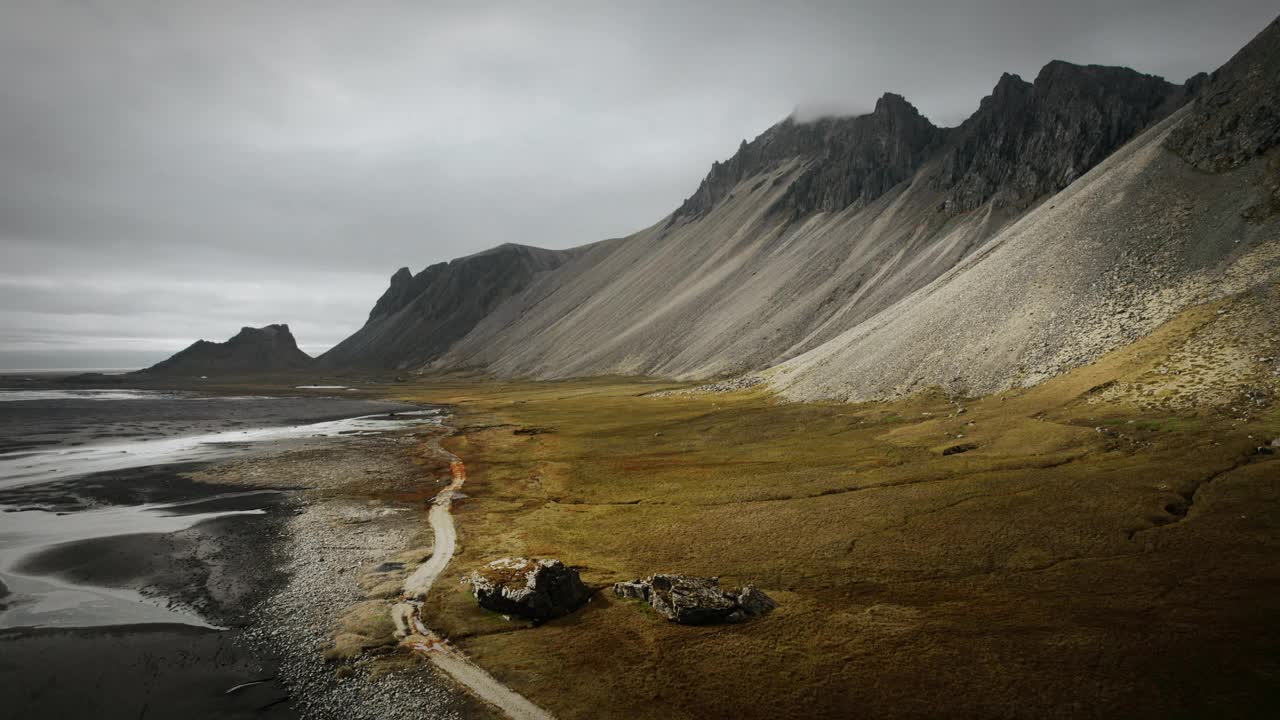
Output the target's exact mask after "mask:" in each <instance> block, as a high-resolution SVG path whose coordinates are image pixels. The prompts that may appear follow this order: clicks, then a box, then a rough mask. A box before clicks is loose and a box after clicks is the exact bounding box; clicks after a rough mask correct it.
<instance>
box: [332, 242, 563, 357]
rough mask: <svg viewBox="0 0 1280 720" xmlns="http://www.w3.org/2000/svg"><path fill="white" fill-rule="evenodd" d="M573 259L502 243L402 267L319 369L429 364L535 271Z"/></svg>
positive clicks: (523, 246) (548, 251) (526, 280)
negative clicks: (416, 269) (417, 268)
mask: <svg viewBox="0 0 1280 720" xmlns="http://www.w3.org/2000/svg"><path fill="white" fill-rule="evenodd" d="M573 255H574V251H572V250H570V251H556V250H543V249H542V248H535V247H529V246H527V245H514V244H510V243H508V244H505V245H500V246H498V247H496V248H493V249H491V250H486V251H484V252H482V253H477V254H475V255H470V256H468V257H464V258H459V259H457V260H453V261H452V262H442V263H437V264H435V265H432V266H430V267H428V268H427V269H425V270H423V271H422V272H420V273H418V274H417V275H414V274H412V273H410V272H409V268H400V270H398V271H397V272H396V273H395V275H392V276H391V286H390V287H388V288H387V291H386V292H385V293H383V294H382V297H380V298H378V302H377V303H375V304H374V306H373V310H372V311H371V312H370V313H369V319H368V321H367V322H365V324H364V327H362V328H360V330H358V331H357V332H356V333H355V334H354V335H352V336H351V337H349V338H347V339H346V340H343V341H342V342H341V343H339V344H338V345H336V346H334V347H333V349H331V350H329V351H328V352H327V353H325V354H323V355H321V356H320V357H319V358H318V360H319V365H321V366H322V367H329V368H342V367H359V368H379V367H381V368H405V367H414V366H420V365H422V364H424V363H427V362H430V361H431V360H434V359H435V358H436V357H438V356H439V355H440V354H442V353H443V352H444V351H445V350H447V349H448V348H449V347H450V346H451V345H452V344H453V343H454V342H456V341H457V340H458V339H460V338H461V337H462V336H464V335H466V334H467V333H468V332H469V331H470V330H471V329H472V328H473V327H474V326H475V325H476V323H477V322H479V321H480V319H481V318H483V317H485V316H486V315H488V314H489V313H491V312H492V311H493V310H494V308H495V307H497V306H498V305H499V304H501V303H502V302H504V301H506V300H507V299H509V298H511V297H512V296H513V295H515V294H517V293H519V292H520V291H521V290H524V289H525V287H527V286H528V285H529V283H530V281H531V280H532V279H533V278H534V277H535V276H537V275H538V274H539V273H543V272H546V271H548V270H552V269H554V268H557V267H559V266H560V265H561V264H563V263H564V262H565V260H567V259H568V258H570V257H572V256H573Z"/></svg>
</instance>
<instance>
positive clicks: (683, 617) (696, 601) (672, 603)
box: [613, 573, 778, 625]
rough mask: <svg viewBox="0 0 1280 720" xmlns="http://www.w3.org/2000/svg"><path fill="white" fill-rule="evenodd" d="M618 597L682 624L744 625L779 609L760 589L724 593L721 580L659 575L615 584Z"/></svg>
mask: <svg viewBox="0 0 1280 720" xmlns="http://www.w3.org/2000/svg"><path fill="white" fill-rule="evenodd" d="M613 593H614V594H615V595H617V596H618V597H623V598H632V599H638V600H645V601H647V602H648V603H649V605H650V606H651V607H652V608H653V609H654V610H655V611H656V612H657V613H658V614H659V615H661V616H662V617H664V618H666V619H668V620H670V621H672V622H676V623H680V624H681V625H713V624H717V623H738V622H745V621H747V620H750V619H751V618H754V617H759V616H761V615H765V614H767V613H768V612H770V611H772V610H773V609H774V608H776V607H778V604H777V603H776V602H774V601H773V598H770V597H769V596H768V595H766V594H764V592H762V591H761V590H760V589H759V588H756V587H754V586H752V585H746V586H744V587H741V588H736V589H732V590H723V589H721V587H720V579H719V578H713V577H695V576H692V575H670V574H663V573H659V574H656V575H652V576H650V577H649V578H648V579H645V580H634V581H631V582H620V583H614V585H613Z"/></svg>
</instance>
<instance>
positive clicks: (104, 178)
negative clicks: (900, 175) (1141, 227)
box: [0, 0, 1276, 368]
mask: <svg viewBox="0 0 1280 720" xmlns="http://www.w3.org/2000/svg"><path fill="white" fill-rule="evenodd" d="M1275 13H1276V7H1275V4H1274V2H1272V1H1267V0H1222V1H1220V2H1217V3H1206V2H1204V1H1203V0H1197V1H1196V2H1182V1H1181V0H1134V1H1130V2H1126V1H1124V0H1111V1H1110V2H1066V1H1063V0H1060V1H1059V2H1025V1H1024V2H1017V1H1015V0H990V1H979V0H970V1H955V2H941V1H937V2H910V1H907V2H904V1H903V0H893V1H890V0H885V1H882V2H879V1H872V0H866V1H864V2H829V3H828V2H784V1H783V0H776V1H775V2H749V1H745V0H739V1H736V2H729V1H725V2H693V1H689V2H643V1H640V0H627V1H625V2H604V1H601V0H597V1H595V2H581V3H578V2H555V1H554V0H549V1H547V2H511V3H503V2H488V3H486V2H458V3H446V2H425V1H422V2H402V3H391V2H361V3H351V2H305V3H304V2H297V3H283V2H235V1H232V0H217V1H214V0H208V1H207V2H178V1H176V0H156V1H154V2H142V1H136V0H103V1H102V2H94V1H90V0H83V1H79V2H72V1H71V0H32V1H31V2H16V1H14V0H2V1H0V250H2V251H3V263H2V264H0V368H15V367H37V366H38V367H117V366H139V365H142V364H148V363H150V362H154V361H155V360H158V359H160V358H162V357H164V356H165V355H167V354H169V353H171V352H173V351H175V350H178V349H180V348H182V347H184V346H186V345H187V344H189V343H191V342H192V341H193V340H195V339H197V338H201V337H203V338H207V339H213V340H222V339H225V338H226V337H228V336H230V335H232V334H234V333H235V332H236V331H237V330H238V329H239V328H240V327H241V326H242V325H255V326H256V325H263V324H266V323H270V322H288V323H289V324H290V326H291V327H292V328H293V329H294V333H295V335H297V336H298V339H299V342H300V343H301V344H302V345H303V347H304V349H306V350H308V351H310V352H312V353H317V352H320V351H323V350H324V349H326V348H328V347H329V346H330V345H332V344H333V343H335V342H337V341H338V340H340V339H341V338H343V337H345V336H346V335H347V334H349V333H350V332H351V331H353V330H355V329H356V328H357V327H359V326H360V324H361V323H362V322H363V321H364V318H365V315H366V314H367V312H368V310H369V308H370V307H371V306H372V304H373V302H374V300H375V299H376V298H377V296H378V295H379V294H380V293H381V292H382V290H383V289H384V287H385V285H386V282H387V279H388V277H389V276H390V274H391V273H392V272H393V271H394V270H395V269H396V268H398V267H400V266H402V265H408V266H409V267H410V268H411V269H413V270H414V271H415V272H416V271H418V270H420V269H422V268H423V267H425V266H426V265H428V264H430V263H433V262H438V261H440V260H447V259H450V258H453V257H457V256H460V255H465V254H468V253H471V252H475V251H478V250H482V249H484V248H486V247H490V246H492V245H496V244H499V243H502V242H520V243H528V244H533V245H541V246H545V247H554V248H563V247H570V246H573V245H579V244H582V243H587V242H592V241H595V240H600V239H603V238H607V237H615V236H619V235H625V234H628V233H630V232H634V231H636V230H638V229H640V228H642V227H644V226H646V225H649V224H651V223H653V222H655V221H657V220H658V219H660V218H661V217H662V216H663V215H665V214H666V213H668V212H670V211H671V210H672V209H673V208H675V207H676V206H677V205H678V204H679V202H680V201H681V199H683V198H684V197H685V196H686V195H688V194H690V193H691V192H692V191H693V190H694V189H695V188H696V187H697V184H698V181H699V180H700V178H701V177H702V175H703V174H705V172H706V170H707V168H708V166H709V165H710V164H711V162H712V161H713V160H717V159H723V158H725V157H728V156H729V155H730V154H732V152H733V150H734V149H735V148H736V147H737V145H738V143H739V141H741V140H742V139H743V138H747V137H754V136H755V135H756V134H758V133H759V132H761V131H762V130H764V129H765V128H766V127H768V126H769V125H771V124H773V123H774V122H776V121H778V120H779V119H781V118H782V117H784V116H786V115H787V114H788V113H789V112H791V111H792V110H793V109H794V108H796V107H798V106H799V107H812V108H822V109H824V110H827V109H833V108H834V109H839V110H841V111H844V112H857V111H860V110H864V109H866V108H870V107H871V106H872V105H873V104H874V101H875V99H876V98H877V97H878V96H879V95H880V94H882V93H883V92H885V91H893V92H898V93H901V94H903V95H905V96H906V97H907V98H908V99H909V100H910V101H912V102H913V103H914V104H915V105H916V106H917V107H919V108H920V110H921V111H922V112H923V113H924V114H925V115H927V116H929V117H930V118H931V119H932V120H933V121H934V122H935V123H938V124H942V125H954V124H957V123H958V122H960V121H961V120H962V119H963V118H964V117H965V116H966V115H968V114H969V113H970V112H972V111H973V110H974V109H975V108H976V107H977V104H978V100H979V99H980V98H981V97H982V96H983V95H985V94H987V93H988V92H989V91H990V89H991V88H992V86H994V84H995V82H996V80H997V79H998V78H999V76H1000V73H1002V72H1005V71H1009V72H1015V73H1018V74H1021V75H1022V76H1023V77H1024V78H1027V79H1031V78H1033V77H1034V76H1035V74H1036V72H1037V70H1038V69H1039V68H1040V66H1042V65H1043V64H1044V63H1045V62H1046V61H1048V60H1050V59H1054V58H1060V59H1064V60H1069V61H1074V62H1081V63H1102V64H1115V65H1128V66H1130V67H1133V68H1136V69H1138V70H1141V71H1143V72H1149V73H1154V74H1158V75H1163V76H1165V77H1166V78H1169V79H1170V80H1173V81H1177V82H1181V81H1182V80H1184V79H1186V77H1187V76H1189V75H1191V74H1193V73H1195V72H1199V71H1202V70H1205V71H1208V70H1212V69H1214V68H1215V67H1217V66H1218V65H1220V64H1222V63H1223V62H1225V61H1226V60H1227V58H1229V57H1230V56H1231V54H1232V53H1233V52H1234V51H1235V50H1236V49H1238V48H1239V47H1240V46H1241V45H1243V44H1244V43H1245V42H1247V41H1248V40H1249V39H1250V38H1251V37H1252V36H1253V35H1254V34H1256V33H1257V32H1258V31H1260V30H1261V29H1262V27H1263V26H1264V25H1265V24H1266V23H1267V22H1268V21H1269V20H1271V19H1272V17H1273V16H1274V14H1275Z"/></svg>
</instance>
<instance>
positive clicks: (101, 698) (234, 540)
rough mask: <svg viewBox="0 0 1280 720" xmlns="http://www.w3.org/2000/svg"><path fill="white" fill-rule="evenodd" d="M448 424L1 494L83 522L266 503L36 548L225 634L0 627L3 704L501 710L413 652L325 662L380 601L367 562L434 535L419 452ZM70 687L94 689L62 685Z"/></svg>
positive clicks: (69, 574) (94, 709)
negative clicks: (350, 618) (107, 511)
mask: <svg viewBox="0 0 1280 720" xmlns="http://www.w3.org/2000/svg"><path fill="white" fill-rule="evenodd" d="M401 405H403V404H400V403H397V406H401ZM404 406H405V407H407V405H404ZM415 409H422V408H421V405H420V404H418V405H415ZM438 432H439V431H438V430H436V429H435V426H433V425H431V424H423V425H417V426H409V427H401V428H394V427H389V428H388V429H387V430H385V431H382V432H380V433H377V434H372V435H361V434H343V435H338V436H335V437H328V438H325V439H323V440H321V441H319V442H311V441H302V442H292V443H283V444H281V445H280V446H279V447H278V448H277V451H274V452H269V453H248V454H244V455H240V456H236V457H231V458H227V459H219V460H212V461H208V462H204V463H187V464H182V463H175V464H172V465H158V466H149V467H142V468H133V469H129V470H122V471H116V472H113V473H108V474H102V475H100V476H86V477H80V478H75V479H71V480H64V481H52V482H49V483H38V484H30V485H23V486H20V487H15V488H11V489H9V490H6V491H4V492H3V493H0V494H2V495H4V496H5V498H6V499H7V500H8V501H10V502H11V503H12V504H13V505H14V506H16V507H26V508H30V509H36V508H40V509H42V510H43V511H54V510H56V511H58V512H60V513H71V515H76V514H78V513H79V512H82V511H86V510H92V509H94V508H112V507H122V508H129V507H133V506H135V505H145V504H147V503H157V502H163V503H176V504H177V505H176V506H175V507H176V511H175V512H176V514H184V513H195V512H198V511H199V510H206V511H234V510H237V509H247V508H256V509H260V510H263V514H255V515H251V516H247V517H246V516H237V515H230V516H224V517H218V518H214V519H212V520H207V521H204V522H198V523H197V524H194V525H192V526H190V527H188V528H186V529H183V530H180V531H177V532H170V533H141V534H139V533H133V534H120V535H111V536H108V537H101V538H89V539H85V540H74V541H72V542H69V543H64V544H59V545H55V546H53V547H51V548H47V549H45V550H41V551H38V552H36V553H34V554H33V555H32V556H31V557H24V558H23V560H22V563H21V564H22V565H23V570H24V572H30V573H32V575H33V576H48V577H55V576H60V577H64V578H65V579H66V581H68V582H72V583H76V582H79V583H83V584H84V585H86V586H89V587H94V586H100V587H119V588H122V589H123V590H126V591H129V592H140V593H142V594H143V595H144V596H147V597H150V598H153V600H159V602H160V604H162V605H168V606H172V607H175V608H181V609H185V610H189V611H192V612H194V613H195V614H196V615H198V616H199V617H201V618H203V619H204V620H206V621H208V622H210V623H212V624H215V625H219V626H222V627H218V628H204V627H199V626H196V625H187V624H172V623H159V624H157V623H151V624H136V623H129V624H104V625H100V626H97V627H88V628H82V627H68V628H56V627H54V628H43V627H24V628H16V627H15V628H9V629H5V630H0V648H3V653H0V655H3V656H4V657H5V658H6V659H4V660H0V670H2V671H5V672H6V674H9V675H10V676H11V677H12V678H14V680H15V682H12V683H5V686H6V687H5V688H4V689H3V690H0V706H3V707H5V708H6V711H12V712H15V713H16V714H17V715H18V716H31V717H59V716H65V717H78V716H86V715H93V716H95V717H100V718H106V719H108V720H109V719H111V718H136V717H139V716H140V715H141V714H148V715H159V716H182V717H189V718H203V717H210V718H215V717H216V718H227V717H250V716H252V717H271V718H291V717H299V716H306V717H316V718H330V717H332V718H342V719H343V720H349V719H350V718H353V717H355V718H360V717H370V718H373V717H377V718H411V717H419V716H420V715H421V713H422V712H430V713H431V714H432V716H433V717H441V718H488V717H492V714H491V712H490V711H489V709H488V708H487V707H486V706H482V705H480V704H479V703H478V702H477V701H475V700H473V699H472V698H471V697H470V696H468V695H466V694H465V693H464V692H462V691H461V690H459V689H458V688H456V687H454V685H453V684H452V682H451V681H448V680H445V679H443V678H441V677H440V676H439V675H438V673H436V672H435V670H434V669H433V668H432V667H431V666H430V665H429V664H428V663H425V662H423V661H421V660H415V659H413V658H412V657H411V656H407V654H405V655H406V657H401V658H395V657H390V656H389V653H384V652H383V651H382V649H380V648H376V647H375V648H371V649H370V650H371V652H370V653H369V657H367V658H361V659H359V660H357V661H355V662H353V663H334V662H332V660H331V658H329V657H328V654H329V653H330V651H331V650H332V645H333V640H334V634H335V628H336V627H337V626H338V624H339V622H340V620H341V617H342V614H343V613H344V612H345V611H347V610H348V609H349V608H350V607H351V606H353V605H357V604H359V603H360V602H361V601H364V600H366V599H367V597H366V590H365V588H363V587H362V586H361V584H360V576H361V574H362V572H364V571H367V570H368V569H370V568H372V567H376V566H378V565H379V564H381V563H382V562H383V561H384V560H385V559H386V556H387V555H388V554H395V553H397V552H401V551H403V550H404V549H406V548H409V547H412V546H413V544H414V542H415V541H416V539H417V536H418V535H419V534H420V533H421V532H422V530H423V529H424V528H426V527H427V526H426V525H425V523H423V519H424V518H425V512H422V511H425V509H426V508H425V507H423V506H422V503H423V501H424V499H426V498H429V497H431V496H433V495H434V494H435V492H436V490H437V489H438V487H439V484H438V483H436V482H435V481H434V478H432V477H431V476H430V473H429V472H424V467H423V466H422V462H421V459H420V458H417V457H416V454H417V453H418V447H419V445H420V443H421V442H422V437H423V435H424V434H435V433H438ZM425 470H430V468H429V467H428V468H425ZM122 478H125V479H124V480H122ZM266 506H270V508H269V509H264V508H265V507H266ZM12 600H14V597H13V596H6V597H4V598H3V599H2V600H0V602H3V603H6V604H7V603H9V602H11V601H12ZM385 649H386V650H394V645H393V644H390V645H387V646H385ZM7 658H23V662H21V663H18V662H15V661H11V660H8V659H7ZM389 661H390V662H389ZM152 665H155V667H152ZM73 678H74V679H73ZM70 682H74V683H75V685H76V686H77V687H82V688H86V689H85V690H84V691H83V692H77V693H67V692H66V688H67V687H68V683H70Z"/></svg>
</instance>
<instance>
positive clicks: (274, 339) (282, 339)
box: [138, 325, 312, 375]
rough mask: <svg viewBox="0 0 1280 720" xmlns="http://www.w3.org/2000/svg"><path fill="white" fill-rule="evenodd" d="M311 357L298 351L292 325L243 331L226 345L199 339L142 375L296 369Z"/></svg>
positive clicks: (141, 371) (305, 363) (305, 364)
mask: <svg viewBox="0 0 1280 720" xmlns="http://www.w3.org/2000/svg"><path fill="white" fill-rule="evenodd" d="M311 363H312V359H311V356H310V355H307V354H306V353H304V352H302V351H301V350H299V349H298V343H297V341H296V340H294V339H293V333H291V332H289V326H288V325H267V326H266V327H260V328H251V327H246V328H241V330H240V332H239V333H237V334H236V335H235V337H233V338H231V339H230V340H227V341H226V342H221V343H217V342H210V341H208V340H197V341H195V342H194V343H192V344H191V345H190V346H189V347H187V348H186V349H185V350H182V351H180V352H178V353H176V354H174V355H173V356H172V357H170V358H169V359H167V360H163V361H161V362H158V363H156V364H155V365H152V366H151V367H149V368H147V369H145V370H139V371H138V372H140V373H146V374H149V375H209V374H228V373H249V372H270V371H275V370H296V369H299V368H305V367H308V366H310V365H311Z"/></svg>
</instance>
